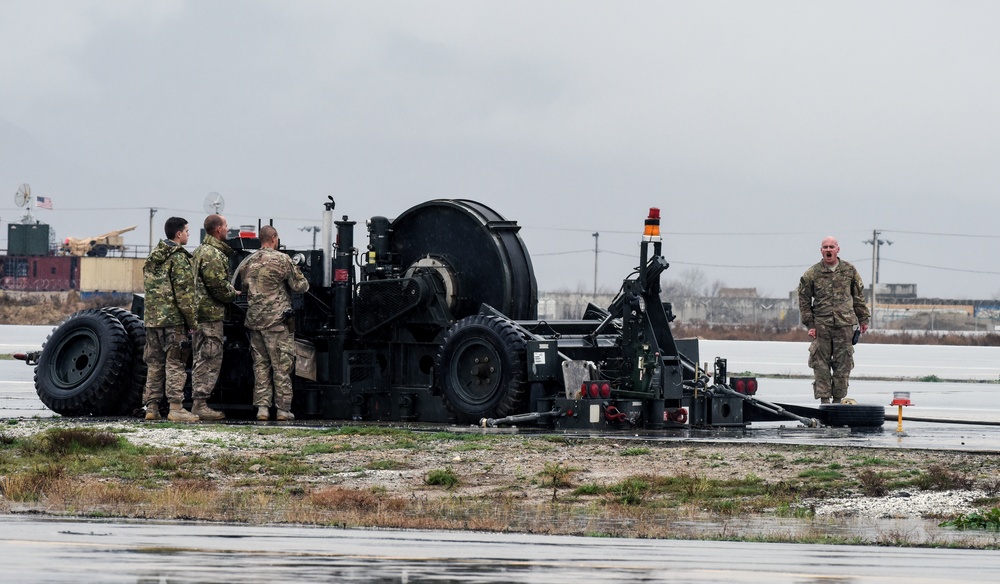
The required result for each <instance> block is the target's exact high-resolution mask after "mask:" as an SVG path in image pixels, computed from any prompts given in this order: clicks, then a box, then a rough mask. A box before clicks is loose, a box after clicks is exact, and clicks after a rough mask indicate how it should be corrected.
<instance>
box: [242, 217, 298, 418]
mask: <svg viewBox="0 0 1000 584" xmlns="http://www.w3.org/2000/svg"><path fill="white" fill-rule="evenodd" d="M241 273H242V274H243V283H244V285H245V286H246V291H247V304H248V307H247V317H246V323H245V324H246V328H247V329H249V331H250V352H251V354H252V355H253V375H254V390H253V400H254V402H253V403H254V405H256V406H257V419H258V420H267V419H269V410H270V407H271V403H272V400H273V403H274V406H275V408H276V410H277V412H276V414H275V418H276V419H277V420H294V419H295V416H294V415H292V375H291V374H292V367H293V366H294V364H295V338H294V316H293V315H292V293H293V292H295V293H299V294H301V293H303V292H305V291H306V290H308V289H309V282H308V281H307V280H306V278H305V276H303V275H302V272H301V271H300V270H299V268H298V267H297V266H296V265H295V264H294V263H292V260H291V258H289V257H288V256H287V255H285V254H283V253H281V252H280V251H278V231H277V230H276V229H275V228H274V227H271V226H270V225H265V226H263V227H261V228H260V250H259V251H257V252H256V253H254V254H253V255H252V256H250V258H248V259H247V260H246V262H245V263H244V264H243V268H242V272H241Z"/></svg>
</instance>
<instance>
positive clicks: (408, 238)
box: [390, 199, 538, 320]
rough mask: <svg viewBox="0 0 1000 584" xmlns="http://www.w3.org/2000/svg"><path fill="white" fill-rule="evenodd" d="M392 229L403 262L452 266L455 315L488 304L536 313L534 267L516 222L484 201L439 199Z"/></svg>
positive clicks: (524, 316)
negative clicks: (503, 215)
mask: <svg viewBox="0 0 1000 584" xmlns="http://www.w3.org/2000/svg"><path fill="white" fill-rule="evenodd" d="M390 228H391V230H392V239H391V246H392V251H393V252H395V253H397V254H399V258H400V265H402V266H404V267H409V266H418V267H424V268H425V269H426V268H427V267H432V268H433V269H435V270H438V271H441V270H447V274H442V277H443V278H444V280H445V281H446V282H447V283H448V284H449V287H450V288H451V290H449V293H450V295H451V298H450V300H451V303H450V306H449V308H450V309H451V311H452V316H453V317H454V318H456V319H460V318H464V317H466V316H470V315H473V314H476V313H478V312H479V307H480V306H481V305H483V304H488V305H490V306H492V307H493V308H495V309H497V310H499V311H500V312H502V313H503V314H504V315H506V316H507V317H509V318H511V319H513V320H531V319H534V318H536V316H537V314H538V287H537V284H536V282H535V272H534V269H533V268H532V265H531V258H530V257H529V255H528V250H527V248H526V247H525V246H524V242H523V241H522V240H521V236H520V235H518V231H519V230H520V226H519V225H517V223H516V222H514V221H507V220H506V219H504V218H503V217H502V216H501V215H500V214H499V213H497V212H496V211H494V210H493V209H491V208H489V207H487V206H486V205H483V204H482V203H477V202H475V201H469V200H464V199H437V200H433V201H428V202H426V203H423V204H420V205H417V206H415V207H411V208H410V209H408V210H406V211H404V212H403V213H402V214H401V215H400V216H398V217H396V218H395V219H394V220H393V221H392V224H391V227H390ZM428 258H433V259H428Z"/></svg>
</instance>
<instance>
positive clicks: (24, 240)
mask: <svg viewBox="0 0 1000 584" xmlns="http://www.w3.org/2000/svg"><path fill="white" fill-rule="evenodd" d="M7 255H9V256H44V255H49V226H48V225H46V224H44V223H30V224H27V225H25V224H16V223H10V224H8V225H7Z"/></svg>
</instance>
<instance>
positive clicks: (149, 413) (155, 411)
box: [146, 402, 163, 421]
mask: <svg viewBox="0 0 1000 584" xmlns="http://www.w3.org/2000/svg"><path fill="white" fill-rule="evenodd" d="M162 419H163V416H161V415H160V402H149V403H148V404H146V420H149V421H152V420H162Z"/></svg>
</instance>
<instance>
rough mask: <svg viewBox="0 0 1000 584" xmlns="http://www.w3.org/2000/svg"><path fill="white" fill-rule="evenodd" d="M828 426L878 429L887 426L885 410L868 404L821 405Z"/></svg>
mask: <svg viewBox="0 0 1000 584" xmlns="http://www.w3.org/2000/svg"><path fill="white" fill-rule="evenodd" d="M819 409H820V411H821V412H823V414H824V416H825V418H826V424H827V425H828V426H837V427H839V426H848V427H850V428H877V427H880V426H882V425H883V424H885V408H884V407H882V406H876V405H866V404H820V406H819Z"/></svg>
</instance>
